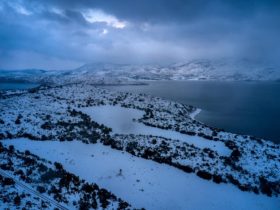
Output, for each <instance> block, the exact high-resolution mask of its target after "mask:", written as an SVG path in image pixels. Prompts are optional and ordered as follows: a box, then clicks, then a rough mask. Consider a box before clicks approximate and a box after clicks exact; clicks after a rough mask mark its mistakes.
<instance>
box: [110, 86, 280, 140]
mask: <svg viewBox="0 0 280 210" xmlns="http://www.w3.org/2000/svg"><path fill="white" fill-rule="evenodd" d="M107 88H109V89H114V90H119V91H127V92H133V93H147V94H150V95H154V96H159V97H163V98H166V99H170V100H174V101H178V102H181V103H184V104H190V105H193V106H196V107H199V108H201V109H202V112H201V113H200V114H199V115H198V116H197V117H196V119H197V120H199V121H201V122H203V123H205V124H207V125H210V126H214V127H218V128H223V129H225V130H226V131H230V132H233V133H239V134H249V135H254V136H257V137H261V138H264V139H269V140H272V141H274V142H276V143H280V83H277V82H217V81H164V82H149V85H138V86H109V87H107Z"/></svg>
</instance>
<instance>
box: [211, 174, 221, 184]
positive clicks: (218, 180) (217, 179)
mask: <svg viewBox="0 0 280 210" xmlns="http://www.w3.org/2000/svg"><path fill="white" fill-rule="evenodd" d="M222 181H223V178H222V177H221V176H220V175H216V174H214V175H213V182H215V183H217V184H220V183H221V182H222Z"/></svg>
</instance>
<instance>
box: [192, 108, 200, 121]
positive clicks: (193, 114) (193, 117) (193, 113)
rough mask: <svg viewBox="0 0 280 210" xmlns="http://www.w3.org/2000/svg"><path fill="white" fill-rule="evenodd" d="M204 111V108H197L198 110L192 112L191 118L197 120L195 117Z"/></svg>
mask: <svg viewBox="0 0 280 210" xmlns="http://www.w3.org/2000/svg"><path fill="white" fill-rule="evenodd" d="M201 111H202V109H200V108H196V110H195V111H194V112H192V113H190V115H189V116H190V118H192V119H193V120H195V117H196V116H197V115H198V114H199V113H200V112H201Z"/></svg>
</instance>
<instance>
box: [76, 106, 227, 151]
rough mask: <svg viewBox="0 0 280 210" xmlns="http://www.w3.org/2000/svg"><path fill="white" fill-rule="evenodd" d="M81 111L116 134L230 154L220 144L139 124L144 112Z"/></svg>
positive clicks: (107, 108)
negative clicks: (164, 140)
mask: <svg viewBox="0 0 280 210" xmlns="http://www.w3.org/2000/svg"><path fill="white" fill-rule="evenodd" d="M81 111H82V112H84V113H86V114H88V115H89V116H91V117H92V120H94V121H96V122H97V123H99V124H104V125H106V126H107V127H110V128H112V131H113V132H114V133H117V134H141V135H153V136H161V137H165V138H169V139H175V140H181V141H184V142H187V143H189V144H193V145H195V146H196V147H199V148H201V149H203V148H210V149H212V150H214V151H217V152H218V153H219V154H220V155H223V156H228V155H230V153H231V151H230V150H229V149H228V148H227V147H226V146H225V144H224V143H222V142H218V141H207V140H205V139H203V138H202V137H199V136H190V135H184V134H181V133H179V132H176V131H171V130H164V129H160V128H154V127H150V126H146V125H144V124H143V123H139V122H137V120H138V119H140V118H141V117H143V115H144V114H145V113H144V111H141V110H136V109H131V108H123V107H120V106H112V105H105V106H94V107H85V108H81Z"/></svg>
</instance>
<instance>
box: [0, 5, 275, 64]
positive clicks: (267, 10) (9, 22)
mask: <svg viewBox="0 0 280 210" xmlns="http://www.w3.org/2000/svg"><path fill="white" fill-rule="evenodd" d="M279 11H280V3H279V1H273V0H271V1H261V0H247V1H241V0H235V1H233V0H227V1H222V0H214V1H203V0H172V1H169V0H153V1H151V0H135V1H130V0H120V1H115V0H106V1H104V0H96V1H91V0H79V1H76V0H48V1H37V0H29V1H27V0H9V1H4V0H2V1H0V68H8V69H9V68H10V69H13V68H45V69H67V68H74V67H77V66H79V65H81V64H83V63H87V62H113V63H169V62H177V61H184V60H188V59H193V58H212V59H214V58H222V57H234V58H244V57H245V58H251V59H256V60H266V61H269V62H278V59H279V55H280V42H279V37H280V12H279Z"/></svg>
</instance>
